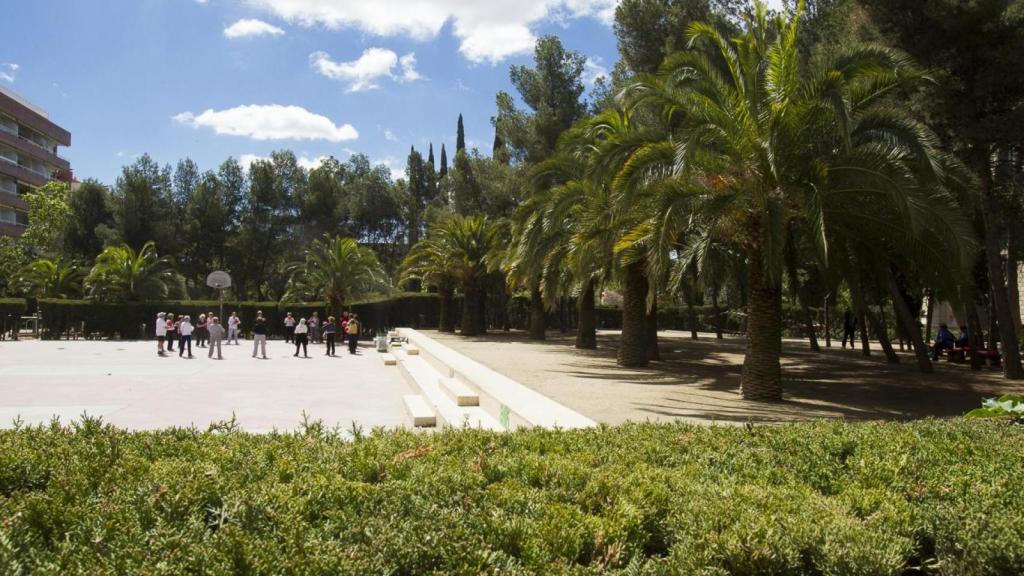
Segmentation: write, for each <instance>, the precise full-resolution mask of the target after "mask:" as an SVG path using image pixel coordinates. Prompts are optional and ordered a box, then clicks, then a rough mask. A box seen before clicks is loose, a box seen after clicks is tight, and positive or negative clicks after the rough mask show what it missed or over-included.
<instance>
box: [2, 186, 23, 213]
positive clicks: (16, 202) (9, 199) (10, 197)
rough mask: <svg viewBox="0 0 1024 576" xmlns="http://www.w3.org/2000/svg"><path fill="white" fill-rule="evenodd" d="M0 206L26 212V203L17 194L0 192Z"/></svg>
mask: <svg viewBox="0 0 1024 576" xmlns="http://www.w3.org/2000/svg"><path fill="white" fill-rule="evenodd" d="M0 206H10V207H11V208H14V209H15V210H21V211H23V212H24V211H26V210H28V203H27V202H25V199H24V198H22V197H21V195H20V194H18V193H17V192H7V191H0Z"/></svg>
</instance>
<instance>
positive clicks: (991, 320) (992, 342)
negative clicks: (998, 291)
mask: <svg viewBox="0 0 1024 576" xmlns="http://www.w3.org/2000/svg"><path fill="white" fill-rule="evenodd" d="M985 348H986V349H988V350H998V349H999V320H998V319H997V318H996V311H995V310H993V306H992V299H991V298H990V299H989V301H988V342H986V343H985Z"/></svg>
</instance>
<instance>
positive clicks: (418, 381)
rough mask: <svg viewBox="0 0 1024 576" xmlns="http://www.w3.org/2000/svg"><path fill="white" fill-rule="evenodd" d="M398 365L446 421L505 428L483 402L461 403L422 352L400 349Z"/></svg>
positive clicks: (450, 423)
mask: <svg viewBox="0 0 1024 576" xmlns="http://www.w3.org/2000/svg"><path fill="white" fill-rule="evenodd" d="M397 357H398V367H399V369H400V370H401V371H402V374H403V375H404V376H405V377H406V380H407V381H409V383H410V384H411V385H412V386H414V387H415V388H416V389H418V390H419V391H420V393H421V394H422V395H423V398H425V399H426V401H427V403H428V404H430V405H431V407H432V408H433V409H434V410H435V411H436V413H437V415H438V418H440V419H441V421H443V423H445V424H447V425H449V426H453V427H456V428H460V427H468V428H479V429H483V430H504V427H502V425H501V424H500V423H499V422H498V421H497V420H496V419H495V418H494V417H493V416H491V415H490V414H488V413H487V412H485V411H484V410H483V409H482V408H480V407H479V406H459V405H458V404H456V403H455V401H454V400H452V399H451V398H450V397H449V396H448V394H447V393H446V392H445V391H444V389H442V387H441V384H440V382H439V380H440V378H441V375H440V374H439V373H438V372H437V370H435V369H434V368H433V367H432V366H431V365H430V364H428V363H427V361H426V360H424V359H423V357H422V356H416V355H412V356H410V355H409V354H407V353H406V352H405V351H402V352H399V353H398V354H397Z"/></svg>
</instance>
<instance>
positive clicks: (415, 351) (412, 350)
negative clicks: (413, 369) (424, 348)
mask: <svg viewBox="0 0 1024 576" xmlns="http://www.w3.org/2000/svg"><path fill="white" fill-rule="evenodd" d="M405 353H406V354H408V355H409V356H419V353H420V349H419V348H417V347H416V346H413V345H412V344H410V345H408V346H406V347H405Z"/></svg>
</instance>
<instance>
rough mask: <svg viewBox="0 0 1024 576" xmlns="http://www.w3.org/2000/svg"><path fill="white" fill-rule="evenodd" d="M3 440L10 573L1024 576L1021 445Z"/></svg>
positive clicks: (629, 439)
mask: <svg viewBox="0 0 1024 576" xmlns="http://www.w3.org/2000/svg"><path fill="white" fill-rule="evenodd" d="M228 428H229V427H219V428H217V429H215V430H213V431H209V432H199V431H196V430H188V429H171V430H164V431H157V432H140V433H128V432H124V431H121V430H117V429H114V428H112V427H109V426H104V425H102V424H100V423H99V422H97V421H94V420H88V419H86V420H85V421H83V422H81V423H79V424H77V425H76V426H75V427H74V428H62V427H60V426H59V425H56V424H54V425H51V426H49V427H36V428H22V429H17V430H5V431H0V573H2V574H40V575H46V574H198V573H203V574H481V573H483V574H603V573H608V574H614V573H622V574H649V575H655V574H666V575H667V574H707V575H712V574H722V575H725V574H751V575H752V574H806V575H829V574H830V575H880V574H882V575H884V574H891V575H898V574H949V575H967V576H970V575H981V574H992V575H995V574H1006V575H1010V574H1021V573H1024V504H1022V500H1021V499H1020V498H1019V495H1020V494H1021V493H1022V491H1024V450H1022V448H1024V428H1021V427H1013V426H1008V425H1005V424H998V423H995V422H988V421H964V420H959V421H921V422H915V423H909V424H901V423H867V424H844V423H839V422H821V423H806V424H795V425H783V426H773V427H750V428H742V427H724V426H722V427H700V426H688V425H683V424H674V425H654V424H628V425H623V426H619V427H600V428H596V429H590V430H578V431H547V430H539V429H538V430H523V431H518V432H514V433H507V434H503V433H489V432H480V431H469V430H465V431H459V430H445V431H440V432H438V433H436V434H419V433H414V432H408V431H390V432H382V431H374V432H373V433H371V434H369V435H363V434H361V433H359V431H358V430H353V433H354V437H353V439H351V440H343V439H341V438H340V435H339V434H338V433H337V432H330V431H326V430H324V428H323V427H322V426H320V425H318V424H316V423H313V424H309V425H307V426H306V427H305V430H304V431H303V432H300V433H295V434H270V435H263V436H261V435H249V434H244V433H239V432H231V431H225V430H228Z"/></svg>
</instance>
